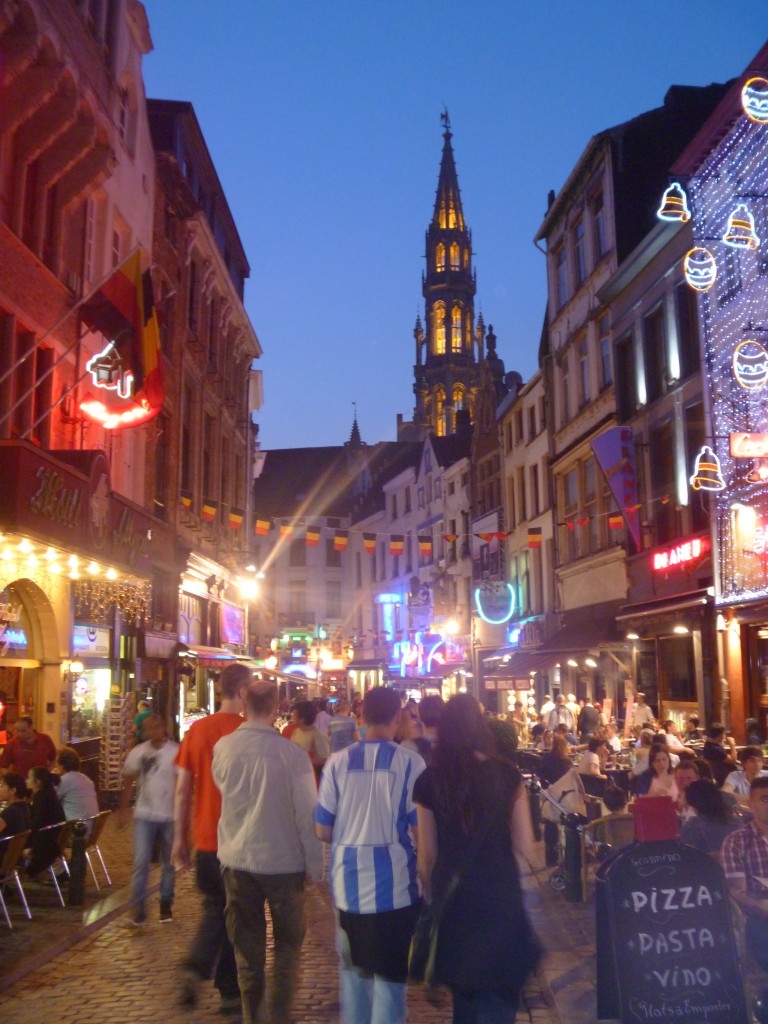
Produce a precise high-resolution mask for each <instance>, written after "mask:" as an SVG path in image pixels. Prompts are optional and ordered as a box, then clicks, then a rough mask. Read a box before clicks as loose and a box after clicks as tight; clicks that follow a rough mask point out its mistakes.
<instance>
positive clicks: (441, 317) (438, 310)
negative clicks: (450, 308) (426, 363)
mask: <svg viewBox="0 0 768 1024" xmlns="http://www.w3.org/2000/svg"><path fill="white" fill-rule="evenodd" d="M432 316H433V322H434V327H435V340H434V351H435V355H438V356H443V355H445V307H444V306H442V305H439V306H435V309H434V312H433V314H432Z"/></svg>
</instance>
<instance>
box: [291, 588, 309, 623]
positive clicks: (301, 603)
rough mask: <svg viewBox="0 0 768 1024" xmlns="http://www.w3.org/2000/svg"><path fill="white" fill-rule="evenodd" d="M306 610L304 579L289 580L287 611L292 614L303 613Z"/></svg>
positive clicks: (298, 614)
mask: <svg viewBox="0 0 768 1024" xmlns="http://www.w3.org/2000/svg"><path fill="white" fill-rule="evenodd" d="M306 610H307V586H306V583H305V582H304V580H291V581H290V582H289V584H288V611H289V613H290V614H291V615H293V616H300V615H304V613H305V612H306Z"/></svg>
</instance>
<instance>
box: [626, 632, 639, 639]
mask: <svg viewBox="0 0 768 1024" xmlns="http://www.w3.org/2000/svg"><path fill="white" fill-rule="evenodd" d="M639 639H640V634H639V633H627V640H639Z"/></svg>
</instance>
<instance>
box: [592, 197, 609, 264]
mask: <svg viewBox="0 0 768 1024" xmlns="http://www.w3.org/2000/svg"><path fill="white" fill-rule="evenodd" d="M592 228H593V230H594V235H595V252H596V253H597V256H598V259H599V258H600V257H601V256H604V255H605V254H606V252H608V238H607V234H606V225H605V206H604V204H603V193H602V191H600V192H597V193H596V194H595V195H594V197H593V198H592Z"/></svg>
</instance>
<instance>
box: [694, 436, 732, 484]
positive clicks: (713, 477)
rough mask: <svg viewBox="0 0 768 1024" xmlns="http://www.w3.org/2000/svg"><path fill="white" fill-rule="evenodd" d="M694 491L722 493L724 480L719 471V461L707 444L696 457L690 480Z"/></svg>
mask: <svg viewBox="0 0 768 1024" xmlns="http://www.w3.org/2000/svg"><path fill="white" fill-rule="evenodd" d="M690 484H691V487H692V488H693V489H694V491H723V490H725V480H723V474H722V472H721V470H720V459H718V457H717V456H716V455H715V453H714V452H713V451H712V449H711V448H710V447H709V445H708V444H705V445H704V447H703V448H702V449H701V451H700V452H699V454H698V455H697V456H696V465H695V466H694V469H693V476H692V477H691V478H690Z"/></svg>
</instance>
